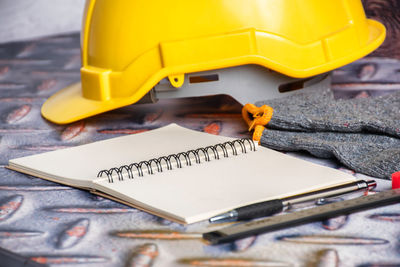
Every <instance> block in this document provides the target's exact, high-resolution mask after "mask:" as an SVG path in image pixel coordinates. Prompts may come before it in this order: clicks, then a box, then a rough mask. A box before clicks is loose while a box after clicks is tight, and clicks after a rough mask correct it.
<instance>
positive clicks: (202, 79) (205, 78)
mask: <svg viewBox="0 0 400 267" xmlns="http://www.w3.org/2000/svg"><path fill="white" fill-rule="evenodd" d="M217 81H219V76H218V74H210V75H201V76H191V77H189V83H208V82H217Z"/></svg>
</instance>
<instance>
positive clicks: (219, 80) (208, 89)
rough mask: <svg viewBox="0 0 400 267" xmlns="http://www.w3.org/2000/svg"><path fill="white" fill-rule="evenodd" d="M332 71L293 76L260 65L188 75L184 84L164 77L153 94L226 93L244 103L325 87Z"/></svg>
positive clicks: (196, 94) (160, 96) (173, 95)
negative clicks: (173, 84)
mask: <svg viewBox="0 0 400 267" xmlns="http://www.w3.org/2000/svg"><path fill="white" fill-rule="evenodd" d="M330 85H331V79H330V75H329V74H321V75H317V76H313V77H310V78H303V79H299V78H292V77H289V76H285V75H283V74H280V73H277V72H274V71H271V70H269V69H267V68H265V67H262V66H258V65H243V66H239V67H232V68H225V69H218V70H211V71H204V72H196V73H189V74H185V82H184V84H183V86H182V87H180V88H175V87H173V86H172V85H171V84H170V82H169V80H168V79H164V80H162V81H161V82H160V83H159V84H158V85H157V86H156V87H155V88H154V91H153V93H154V94H155V97H156V98H158V99H164V98H181V97H194V96H207V95H219V94H227V95H231V96H232V97H233V98H235V99H236V100H237V101H238V102H240V103H241V104H243V105H244V104H247V103H255V102H257V101H260V100H267V99H274V98H280V97H285V96H288V95H291V94H293V93H295V92H297V91H298V90H315V91H318V90H322V89H326V88H328V87H330Z"/></svg>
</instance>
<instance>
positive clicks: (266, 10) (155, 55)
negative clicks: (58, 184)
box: [42, 0, 385, 124]
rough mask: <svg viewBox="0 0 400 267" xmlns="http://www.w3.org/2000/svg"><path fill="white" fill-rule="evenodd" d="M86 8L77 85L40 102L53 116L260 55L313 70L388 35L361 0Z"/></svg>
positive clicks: (159, 0)
mask: <svg viewBox="0 0 400 267" xmlns="http://www.w3.org/2000/svg"><path fill="white" fill-rule="evenodd" d="M85 14H86V16H85V19H84V26H83V30H82V38H81V39H82V40H81V41H82V44H81V46H82V65H83V67H82V69H81V84H75V85H72V86H70V87H67V88H64V89H63V90H61V91H59V92H58V93H56V94H55V95H53V96H52V97H50V98H49V99H48V100H47V101H46V102H45V104H44V105H43V107H42V115H43V116H44V117H45V118H47V119H48V120H50V121H52V122H55V123H60V124H63V123H69V122H73V121H76V120H79V119H83V118H86V117H89V116H92V115H95V114H99V113H102V112H105V111H108V110H112V109H115V108H118V107H122V106H125V105H129V104H132V103H135V102H137V101H138V100H140V99H141V98H142V97H143V96H144V95H145V94H146V93H147V92H149V90H151V89H152V88H153V87H154V86H155V85H156V84H157V83H158V82H159V81H160V80H162V79H163V78H165V77H168V78H169V80H170V82H171V84H172V85H173V86H175V87H179V86H180V85H182V84H183V79H184V74H185V73H192V72H199V71H205V70H212V69H220V68H228V67H233V66H238V65H244V64H257V65H261V66H264V67H266V68H269V69H272V70H274V71H277V72H279V73H282V74H284V75H287V76H291V77H309V76H314V75H317V74H320V73H323V72H327V71H330V70H332V69H335V68H338V67H340V66H343V65H345V64H348V63H350V62H352V61H354V60H356V59H358V58H361V57H363V56H365V55H367V54H368V53H370V52H372V51H373V50H374V49H375V48H377V47H378V46H379V45H380V44H381V43H382V42H383V40H384V37H385V28H384V26H383V25H382V24H380V23H379V22H377V21H374V20H370V19H367V18H366V16H365V13H364V10H363V7H362V3H361V0H341V1H339V0H326V1H321V0H171V1H165V0H152V1H149V0H113V1H110V0H91V1H90V0H89V1H87V3H86V11H85ZM243 90H246V88H243ZM227 93H229V92H227Z"/></svg>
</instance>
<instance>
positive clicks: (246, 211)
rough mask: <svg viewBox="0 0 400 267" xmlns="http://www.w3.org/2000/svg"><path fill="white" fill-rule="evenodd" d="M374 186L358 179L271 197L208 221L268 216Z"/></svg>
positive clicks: (369, 182)
mask: <svg viewBox="0 0 400 267" xmlns="http://www.w3.org/2000/svg"><path fill="white" fill-rule="evenodd" d="M375 186H376V182H375V181H374V180H369V181H365V180H358V181H355V182H351V183H346V184H342V185H337V186H333V187H328V188H324V189H321V190H316V191H311V192H307V193H304V194H299V195H294V196H290V197H286V198H281V199H273V200H268V201H264V202H259V203H255V204H251V205H247V206H243V207H240V208H237V209H234V210H231V211H228V212H226V213H223V214H219V215H217V216H214V217H212V218H210V219H209V222H210V223H215V222H227V221H241V220H251V219H256V218H260V217H264V216H270V215H273V214H275V213H278V212H281V211H283V210H284V209H285V208H288V207H289V206H290V205H293V204H296V203H301V202H305V201H310V200H316V199H319V198H325V197H333V196H338V195H342V194H346V193H350V192H354V191H358V190H370V189H372V188H374V187H375Z"/></svg>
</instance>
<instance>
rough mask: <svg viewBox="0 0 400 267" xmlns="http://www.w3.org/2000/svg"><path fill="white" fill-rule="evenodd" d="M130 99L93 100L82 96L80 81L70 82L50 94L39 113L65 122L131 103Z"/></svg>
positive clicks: (53, 119) (54, 121) (47, 117)
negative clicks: (68, 84) (70, 83)
mask: <svg viewBox="0 0 400 267" xmlns="http://www.w3.org/2000/svg"><path fill="white" fill-rule="evenodd" d="M127 100H128V101H127ZM129 100H130V99H124V98H122V99H115V98H114V99H110V100H109V101H95V100H90V99H87V98H84V97H83V96H82V85H81V83H75V84H72V85H70V86H68V87H66V88H64V89H62V90H60V91H59V92H57V93H56V94H54V95H52V96H51V97H50V98H49V99H48V100H47V101H46V102H45V103H44V104H43V106H42V109H41V113H42V116H43V117H44V118H46V119H47V120H49V121H51V122H53V123H56V124H67V123H71V122H75V121H78V120H81V119H84V118H87V117H90V116H94V115H97V114H99V113H102V112H106V111H109V110H112V109H116V108H119V107H122V106H126V105H129V104H131V103H130V102H129Z"/></svg>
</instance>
